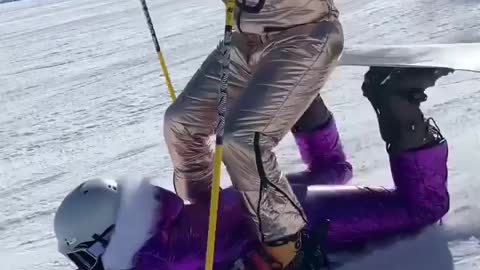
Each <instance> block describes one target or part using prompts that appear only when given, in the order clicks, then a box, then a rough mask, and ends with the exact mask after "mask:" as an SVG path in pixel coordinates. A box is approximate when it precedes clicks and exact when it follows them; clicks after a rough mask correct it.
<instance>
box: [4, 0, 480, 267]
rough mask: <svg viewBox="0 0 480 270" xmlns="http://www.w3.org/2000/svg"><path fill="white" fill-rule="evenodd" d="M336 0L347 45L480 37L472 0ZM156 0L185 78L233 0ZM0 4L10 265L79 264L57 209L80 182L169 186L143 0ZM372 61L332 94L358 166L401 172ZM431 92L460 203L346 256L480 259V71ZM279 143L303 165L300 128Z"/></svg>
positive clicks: (406, 261) (367, 261) (182, 80)
mask: <svg viewBox="0 0 480 270" xmlns="http://www.w3.org/2000/svg"><path fill="white" fill-rule="evenodd" d="M2 2H4V1H2ZM7 2H9V1H7ZM337 3H338V6H339V8H340V10H341V12H342V15H341V16H342V17H341V19H342V22H343V24H344V29H345V35H346V45H347V46H348V44H358V43H361V44H407V43H433V42H439V43H443V42H469V41H480V15H479V14H480V2H478V1H475V0H435V1H434V0H368V1H367V0H342V1H340V0H337ZM149 6H150V9H151V13H152V19H153V21H154V24H155V27H156V30H157V35H158V37H159V40H160V43H161V46H162V50H163V51H164V53H165V56H166V59H167V62H168V67H169V69H170V72H171V76H172V80H173V82H174V85H175V87H176V89H177V90H178V89H182V87H183V86H184V85H185V84H186V82H187V81H188V79H189V77H190V76H191V75H192V74H193V73H194V72H195V70H196V68H197V67H198V66H199V65H200V63H201V62H202V59H203V58H204V57H205V56H206V55H207V54H208V53H209V51H210V50H211V49H213V48H214V46H216V44H217V43H218V42H219V40H220V39H221V38H222V36H223V23H224V20H223V18H224V17H223V14H224V7H223V6H222V5H221V3H220V1H218V0H208V1H196V0H182V1H177V0H157V1H149ZM0 14H1V16H0V63H1V64H0V86H1V87H0V102H1V108H2V110H1V111H2V113H1V114H0V152H1V155H0V206H1V208H0V243H1V245H0V261H1V262H2V266H1V269H2V270H3V269H5V270H17V269H25V270H34V269H42V270H43V269H45V270H46V269H67V268H68V269H70V268H71V267H70V266H68V265H69V264H68V263H67V261H66V260H65V259H64V258H63V257H61V256H60V255H59V254H57V252H56V246H55V241H54V238H53V232H52V230H53V229H52V218H53V215H54V211H55V208H56V207H57V206H58V204H59V202H60V200H61V199H62V198H63V197H64V196H65V195H66V193H67V192H68V191H70V190H71V189H72V188H73V187H74V186H75V185H77V184H79V183H80V182H81V181H83V180H85V179H86V178H89V177H94V176H115V175H122V174H126V173H141V174H145V175H147V174H150V175H156V176H157V177H158V183H159V184H160V185H162V186H165V187H168V188H171V170H172V169H171V163H170V160H169V157H168V154H167V152H166V148H165V145H164V142H163V135H162V132H163V131H162V121H163V112H164V110H165V109H166V107H167V106H168V104H169V103H170V97H169V95H168V91H167V89H166V86H165V83H164V78H163V76H162V75H161V70H160V66H159V63H158V60H157V58H156V54H155V51H154V47H153V44H152V42H151V38H150V34H149V32H148V28H147V26H146V22H145V19H144V17H143V13H142V10H141V7H140V3H139V2H138V1H114V0H95V1H93V0H84V1H73V0H70V1H65V0H42V1H39V0H25V1H14V2H9V3H4V4H1V5H0ZM365 71H366V69H365V68H360V67H355V68H354V67H342V68H338V69H337V70H336V71H335V73H334V74H333V75H332V78H331V79H330V81H329V82H328V84H327V86H326V87H325V89H324V90H323V93H324V94H323V96H324V97H325V101H326V103H327V104H328V105H329V106H330V108H331V110H332V111H333V112H334V113H335V117H336V119H337V121H338V126H339V128H340V131H341V134H342V139H343V142H344V145H345V149H346V151H347V153H348V156H349V158H350V160H351V161H352V163H353V165H354V167H355V178H354V180H353V183H355V184H362V185H363V184H368V185H385V186H391V185H392V183H391V180H390V175H389V168H388V162H387V157H386V154H385V151H384V145H383V143H382V141H381V140H380V135H379V133H378V128H377V123H376V119H375V116H374V114H373V111H372V109H371V107H370V105H369V103H368V101H367V100H366V99H365V98H364V97H363V96H362V95H361V90H360V84H361V82H362V76H363V73H364V72H365ZM428 94H429V100H428V101H427V102H426V103H424V105H423V108H424V111H425V113H426V115H427V116H432V117H434V118H435V120H436V122H437V123H438V125H439V126H440V128H441V130H442V132H443V133H444V135H445V136H446V138H447V139H448V140H449V145H450V161H449V167H450V180H449V181H450V183H449V186H450V193H451V196H452V205H451V210H450V212H449V214H448V215H447V217H446V218H445V220H444V226H442V227H436V228H431V229H428V230H427V232H426V233H424V234H422V235H420V236H419V237H417V238H416V239H413V240H405V241H400V242H399V243H396V244H395V245H394V246H393V247H390V248H385V249H382V250H377V251H375V252H373V253H372V254H370V255H368V256H366V257H364V258H362V259H360V260H359V261H357V262H356V263H353V264H351V265H347V266H346V267H345V269H352V270H355V269H409V270H412V269H419V270H420V269H422V270H424V269H435V270H452V269H455V270H459V269H462V270H463V269H465V270H471V269H479V266H480V246H479V243H480V240H479V239H480V205H479V204H478V203H477V199H476V196H478V192H479V191H480V182H479V181H478V179H477V178H478V176H477V175H478V174H477V172H478V169H477V166H478V165H479V161H480V151H478V149H480V75H478V74H472V73H466V72H457V73H455V74H453V75H450V76H448V77H445V78H442V79H441V80H439V82H438V84H437V86H436V87H435V88H434V89H430V90H429V91H428ZM277 152H278V156H279V159H280V162H281V165H282V166H283V168H284V169H285V171H292V170H298V169H302V168H303V165H302V164H301V161H300V159H299V156H298V153H297V151H296V146H295V145H294V142H293V139H292V137H291V136H290V135H289V136H287V137H286V138H285V140H284V141H282V143H281V144H280V145H279V147H278V149H277ZM223 176H224V178H225V179H224V180H225V181H224V185H227V184H228V179H227V178H228V177H226V172H225V171H224V172H223ZM395 267H396V268H395Z"/></svg>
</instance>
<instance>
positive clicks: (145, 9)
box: [140, 0, 176, 102]
mask: <svg viewBox="0 0 480 270" xmlns="http://www.w3.org/2000/svg"><path fill="white" fill-rule="evenodd" d="M140 2H141V3H142V8H143V13H144V14H145V19H147V24H148V29H150V34H151V36H152V40H153V44H154V45H155V50H156V51H157V56H158V60H160V65H161V66H162V70H163V75H164V76H165V80H166V81H167V87H168V92H170V97H171V98H172V102H173V101H175V99H176V96H175V89H173V84H172V80H171V79H170V75H169V74H168V69H167V63H166V61H165V57H164V56H163V53H162V51H161V49H160V44H159V43H158V39H157V35H156V34H155V29H154V28H153V23H152V19H151V18H150V12H149V11H148V6H147V3H146V2H145V0H140Z"/></svg>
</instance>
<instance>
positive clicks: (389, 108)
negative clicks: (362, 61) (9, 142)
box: [54, 68, 449, 270]
mask: <svg viewBox="0 0 480 270" xmlns="http://www.w3.org/2000/svg"><path fill="white" fill-rule="evenodd" d="M448 72H449V70H443V69H408V68H407V69H406V68H370V70H369V71H368V72H367V73H366V75H365V81H364V83H363V85H362V89H363V94H364V95H365V96H366V97H367V98H368V99H369V101H370V102H371V104H372V105H373V108H374V110H375V112H376V115H377V117H378V122H379V127H380V133H381V135H382V138H383V140H384V141H385V143H386V146H387V153H388V155H389V160H390V167H391V172H392V175H393V182H394V184H395V188H394V189H385V188H380V187H378V188H377V187H361V186H347V185H341V184H343V183H345V182H346V181H347V180H346V179H349V178H350V175H351V168H352V167H351V165H350V164H349V163H348V162H347V161H346V159H345V155H344V153H343V150H342V145H341V142H340V138H339V135H338V132H337V130H336V128H335V122H334V119H333V117H332V115H331V113H330V112H329V111H328V110H327V109H326V108H325V105H324V104H323V102H322V101H321V99H320V98H319V97H317V98H316V99H315V101H314V102H313V103H312V104H311V106H310V108H309V109H308V110H307V111H306V112H305V114H304V115H303V116H302V118H301V119H300V120H299V121H298V122H297V123H296V125H295V128H294V129H293V130H292V131H293V134H294V136H295V139H296V141H297V143H298V146H299V150H300V154H301V156H302V158H303V160H305V162H306V163H307V165H308V169H307V170H306V171H304V172H300V173H296V174H290V175H287V177H286V178H287V179H290V182H291V184H292V186H293V188H292V190H293V191H292V194H295V196H296V198H297V199H296V200H298V205H296V207H298V208H299V211H300V209H302V210H301V211H302V215H305V216H304V218H305V220H306V221H307V223H306V226H305V230H303V229H302V230H300V231H299V232H298V235H295V236H291V238H292V240H291V241H297V240H296V239H297V238H298V239H301V241H302V242H301V243H299V246H297V248H298V249H301V250H302V253H301V254H302V255H301V256H302V258H300V259H299V258H298V256H297V257H295V259H293V260H292V262H291V263H290V264H289V265H288V266H286V268H285V269H306V270H308V269H322V268H321V267H323V266H324V263H325V262H326V260H325V256H324V254H325V252H326V253H327V254H328V253H330V252H335V251H342V250H347V249H350V248H352V247H355V246H361V245H364V244H368V243H371V242H372V241H375V240H384V239H388V237H391V236H397V235H399V234H402V233H405V232H412V231H417V230H420V229H422V228H424V227H425V226H428V225H431V224H434V223H435V222H437V221H439V220H440V219H441V218H442V217H443V216H444V214H445V213H447V211H448V209H449V194H448V190H447V154H448V149H447V142H446V140H445V139H444V137H443V136H442V135H441V134H440V131H439V129H438V128H437V127H436V126H435V125H434V124H432V123H433V122H432V121H431V119H425V118H424V116H423V113H422V111H421V110H420V103H421V102H423V101H425V100H426V95H425V93H424V92H425V89H426V88H428V87H430V86H432V85H434V83H435V81H436V80H437V79H438V78H439V77H441V76H443V75H446V74H447V73H448ZM323 114H325V115H323ZM319 119H326V120H324V121H321V120H319ZM314 123H316V124H317V125H318V126H315V125H313V124H314ZM263 187H265V186H263ZM268 192H270V190H268ZM243 199H244V196H243V195H242V192H241V191H238V190H236V189H234V188H232V187H229V188H226V189H223V190H222V191H221V194H220V204H219V213H218V214H219V219H218V226H217V240H216V252H215V266H214V269H216V270H224V269H225V270H234V269H248V270H274V269H283V268H284V266H283V265H282V264H281V263H280V262H278V261H277V260H276V259H275V257H273V256H271V255H270V254H269V253H267V252H265V249H264V247H263V243H262V239H260V238H259V237H258V234H257V225H256V224H255V222H252V219H251V213H250V211H249V210H248V209H247V208H246V207H245V206H244V204H243ZM252 207H254V208H257V207H259V206H258V205H254V206H252ZM269 207H272V208H273V209H276V207H277V206H275V205H269ZM273 211H275V210H273ZM208 215H209V200H199V201H196V202H195V203H193V204H184V200H182V198H181V197H180V196H178V195H176V194H175V193H173V192H170V191H168V190H166V189H163V188H161V187H158V186H155V185H153V184H151V183H150V182H149V180H148V179H141V180H140V179H137V180H135V179H134V178H132V179H129V178H125V179H118V180H111V179H94V180H89V181H86V182H84V183H82V184H81V185H80V186H78V187H77V188H75V189H74V190H73V191H72V192H71V193H70V194H68V196H67V197H66V198H65V199H64V200H63V202H62V203H61V205H60V207H59V209H58V211H57V212H56V214H55V220H54V231H55V236H56V239H57V241H58V248H59V251H60V253H61V254H63V255H65V256H66V257H68V258H69V259H70V260H71V261H72V262H73V263H75V264H76V266H77V267H78V268H79V269H81V270H99V269H107V270H119V269H136V270H161V269H162V270H200V269H203V268H204V264H205V251H206V244H207V231H208ZM282 219H288V217H282Z"/></svg>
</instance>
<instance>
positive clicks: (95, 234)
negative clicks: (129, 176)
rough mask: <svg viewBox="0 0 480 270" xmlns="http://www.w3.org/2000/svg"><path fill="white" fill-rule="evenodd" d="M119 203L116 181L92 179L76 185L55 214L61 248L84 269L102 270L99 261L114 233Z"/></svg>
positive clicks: (56, 233)
mask: <svg viewBox="0 0 480 270" xmlns="http://www.w3.org/2000/svg"><path fill="white" fill-rule="evenodd" d="M119 204H120V194H119V190H118V183H117V182H116V181H115V180H111V179H92V180H88V181H85V182H84V183H82V184H81V185H79V186H78V187H76V188H75V189H74V190H73V191H72V192H70V193H69V194H68V195H67V196H66V197H65V199H64V200H63V201H62V203H61V204H60V206H59V208H58V210H57V212H56V213H55V218H54V232H55V237H56V238H57V242H58V251H59V252H60V253H62V254H63V255H65V256H66V257H67V258H69V259H70V260H71V261H72V262H73V263H75V264H76V266H77V267H78V268H79V269H81V270H93V269H102V268H103V267H102V266H101V263H99V262H101V255H102V254H103V253H104V252H105V249H106V246H107V245H108V242H109V240H110V237H111V235H112V232H113V229H114V225H115V221H116V217H117V212H118V208H119Z"/></svg>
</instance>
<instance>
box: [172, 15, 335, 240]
mask: <svg viewBox="0 0 480 270" xmlns="http://www.w3.org/2000/svg"><path fill="white" fill-rule="evenodd" d="M343 43H344V38H343V30H342V26H341V24H340V23H339V21H338V20H337V19H332V20H331V21H322V22H316V23H311V24H306V25H300V26H295V27H292V28H289V29H284V30H282V31H278V32H275V33H265V34H264V35H256V34H246V33H239V32H235V33H234V35H233V37H232V50H231V63H230V72H231V73H230V78H229V88H228V98H227V113H226V123H225V133H224V141H223V143H224V146H223V162H224V164H225V167H226V169H227V171H228V174H229V175H230V179H231V181H232V184H233V186H234V187H235V188H236V189H237V190H238V191H240V192H241V194H242V196H243V199H244V204H245V207H246V208H247V209H248V211H249V213H250V214H251V217H252V220H253V221H254V223H253V224H254V225H256V226H257V228H258V234H259V237H260V238H261V240H262V241H264V242H266V243H269V242H273V241H276V240H279V239H282V238H285V237H288V236H291V235H293V234H295V233H297V232H298V231H299V230H301V229H302V228H303V227H304V226H305V222H306V219H305V216H304V212H303V210H302V209H301V207H300V205H299V203H298V200H297V198H296V197H295V195H294V194H293V192H292V189H291V187H290V185H289V183H288V181H287V179H286V178H285V176H284V174H282V172H281V171H280V169H279V165H278V163H277V159H276V156H275V154H274V153H273V151H272V149H273V148H274V147H275V146H276V145H277V144H278V143H279V141H280V140H281V139H282V138H283V137H284V136H285V135H286V134H287V133H288V132H289V131H290V129H291V128H292V126H293V125H294V124H295V122H296V121H297V120H298V119H299V118H300V117H301V116H302V114H303V113H304V112H305V110H306V109H307V108H308V106H309V105H310V103H311V102H312V101H313V99H314V98H315V97H316V96H317V95H318V94H319V91H320V89H321V88H322V87H323V86H324V84H325V82H326V80H327V79H328V77H329V75H330V74H331V72H332V70H333V69H334V68H335V66H336V64H337V61H338V58H339V56H340V54H341V52H342V50H343ZM221 60H222V45H221V44H220V45H219V46H218V47H217V48H216V49H215V50H214V51H213V52H212V53H211V54H210V55H209V56H208V57H207V58H206V60H205V61H204V62H203V64H202V66H201V67H200V69H199V70H198V71H197V72H196V74H195V75H194V76H193V77H192V79H191V80H190V82H189V83H188V84H187V85H186V88H185V89H184V91H183V92H182V93H181V94H180V95H179V97H178V98H177V100H176V101H175V102H174V103H173V104H172V105H171V106H170V107H169V108H168V109H167V112H166V114H165V118H164V119H165V123H164V136H165V140H166V144H167V146H168V149H169V153H170V155H171V158H172V161H173V165H174V184H175V189H176V192H177V194H178V195H179V196H181V197H182V198H183V199H186V200H195V198H197V197H198V196H201V195H200V194H206V193H208V194H210V193H209V192H210V187H211V180H212V173H213V148H212V142H213V141H212V140H211V138H212V135H213V134H214V132H215V127H216V118H217V103H218V90H219V84H220V75H221V72H222V71H221Z"/></svg>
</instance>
